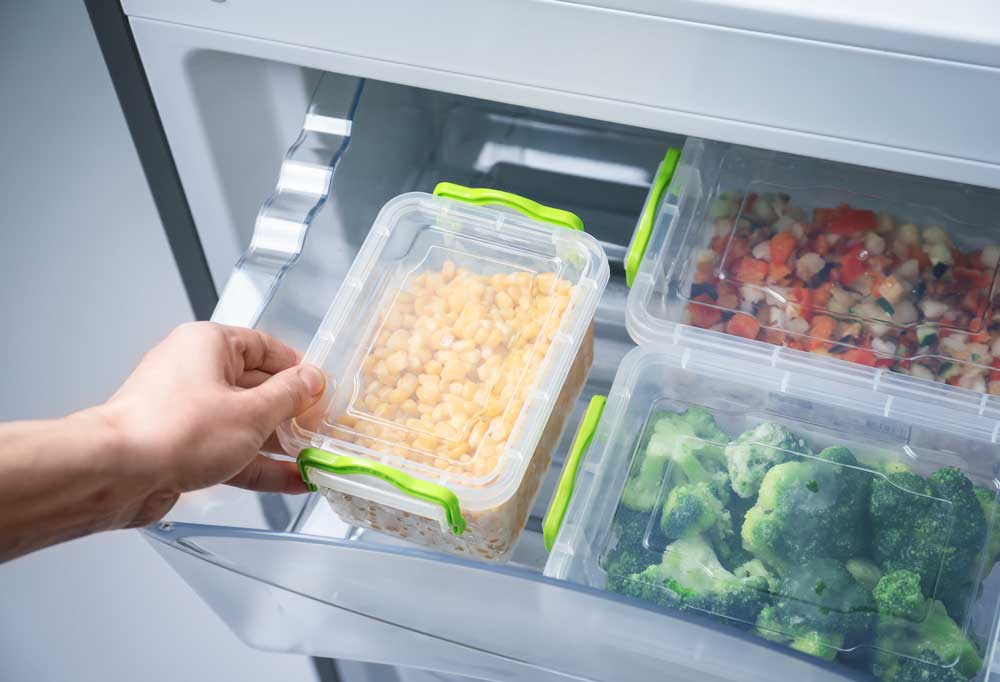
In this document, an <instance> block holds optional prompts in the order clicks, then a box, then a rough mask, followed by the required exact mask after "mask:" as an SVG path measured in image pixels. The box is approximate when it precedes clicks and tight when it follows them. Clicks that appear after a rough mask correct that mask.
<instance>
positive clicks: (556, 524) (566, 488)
mask: <svg viewBox="0 0 1000 682" xmlns="http://www.w3.org/2000/svg"><path fill="white" fill-rule="evenodd" d="M607 402H608V399H607V397H606V396H603V395H595V396H594V397H593V398H591V399H590V404H589V405H587V411H586V412H585V413H584V415H583V420H582V421H581V422H580V428H578V429H577V430H576V437H575V438H574V439H573V445H572V446H571V447H570V449H569V457H567V458H566V464H565V466H563V470H562V475H561V476H560V477H559V485H558V486H557V487H556V494H555V495H554V496H553V497H552V504H550V505H549V508H548V510H547V511H546V512H545V520H544V521H542V537H543V538H544V539H545V551H547V552H551V551H552V545H554V544H555V542H556V536H557V535H559V529H560V528H561V527H562V522H563V518H564V517H565V516H566V508H567V507H568V506H569V501H570V498H572V497H573V488H574V487H575V486H576V473H577V471H578V470H579V468H580V460H581V459H583V453H584V452H586V451H587V448H588V447H589V446H590V442H591V441H592V440H593V439H594V431H596V430H597V424H598V423H599V422H600V421H601V415H602V414H603V413H604V406H605V405H606V404H607Z"/></svg>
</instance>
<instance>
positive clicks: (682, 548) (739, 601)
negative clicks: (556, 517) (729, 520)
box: [621, 536, 768, 625]
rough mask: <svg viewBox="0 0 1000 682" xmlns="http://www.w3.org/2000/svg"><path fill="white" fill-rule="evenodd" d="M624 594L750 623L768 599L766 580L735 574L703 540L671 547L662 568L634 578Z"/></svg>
mask: <svg viewBox="0 0 1000 682" xmlns="http://www.w3.org/2000/svg"><path fill="white" fill-rule="evenodd" d="M621 591H622V592H623V593H625V594H628V595H630V596H633V597H638V598H639V599H643V600H645V601H649V602H652V603H654V604H659V605H660V606H665V607H668V608H677V609H683V610H696V611H703V612H706V613H710V614H714V615H717V616H723V617H725V618H729V619H732V620H735V621H738V622H740V623H743V624H747V625H752V624H753V623H754V622H755V620H756V618H757V614H758V613H760V610H761V608H763V607H764V605H765V604H766V603H767V601H768V584H767V579H766V578H763V577H760V576H748V577H745V578H738V577H737V576H735V575H733V574H732V573H730V572H729V571H727V570H726V569H725V568H724V567H723V566H722V564H720V563H719V560H718V557H717V556H716V555H715V552H714V551H713V549H712V547H711V545H709V543H708V542H707V541H706V540H705V539H704V538H702V537H701V536H694V537H690V538H684V539H681V540H678V541H676V542H674V543H673V544H671V545H670V546H668V547H667V549H666V551H664V553H663V559H662V561H661V562H660V563H659V564H656V565H654V566H650V567H649V568H647V569H645V570H644V571H642V572H640V573H638V574H636V575H633V576H631V578H630V580H628V581H625V582H623V584H622V590H621Z"/></svg>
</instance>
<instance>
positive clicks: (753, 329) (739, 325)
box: [726, 313, 760, 339]
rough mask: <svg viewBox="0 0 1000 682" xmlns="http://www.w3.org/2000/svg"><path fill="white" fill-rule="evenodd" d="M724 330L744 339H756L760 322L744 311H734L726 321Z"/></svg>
mask: <svg viewBox="0 0 1000 682" xmlns="http://www.w3.org/2000/svg"><path fill="white" fill-rule="evenodd" d="M726 331H727V332H729V333H730V334H733V335H735V336H742V337H743V338H744V339H756V338H757V334H758V333H759V332H760V322H758V321H757V319H756V318H754V317H751V316H749V315H746V314H744V313H736V314H735V315H733V316H732V317H731V318H729V322H727V323H726Z"/></svg>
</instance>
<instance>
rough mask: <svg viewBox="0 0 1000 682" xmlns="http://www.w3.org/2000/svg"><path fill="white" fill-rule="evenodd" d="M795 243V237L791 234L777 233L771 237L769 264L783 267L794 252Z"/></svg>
mask: <svg viewBox="0 0 1000 682" xmlns="http://www.w3.org/2000/svg"><path fill="white" fill-rule="evenodd" d="M795 243H796V239H795V235H794V234H792V233H791V232H779V233H778V234H776V235H774V236H773V237H771V262H772V263H775V264H777V265H784V264H785V263H786V262H787V261H788V257H789V256H791V255H792V253H793V252H794V251H795Z"/></svg>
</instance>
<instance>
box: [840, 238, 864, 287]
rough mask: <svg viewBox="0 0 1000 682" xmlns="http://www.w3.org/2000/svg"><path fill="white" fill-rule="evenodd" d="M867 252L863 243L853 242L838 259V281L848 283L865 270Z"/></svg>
mask: <svg viewBox="0 0 1000 682" xmlns="http://www.w3.org/2000/svg"><path fill="white" fill-rule="evenodd" d="M867 259H868V252H867V251H866V250H865V245H864V244H855V245H854V246H852V247H851V248H850V249H848V250H847V253H845V254H844V256H843V258H841V260H840V282H841V284H850V283H851V282H853V281H854V280H856V279H857V278H858V277H860V276H861V274H862V273H863V272H864V271H865V268H866V263H865V261H866V260H867Z"/></svg>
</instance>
